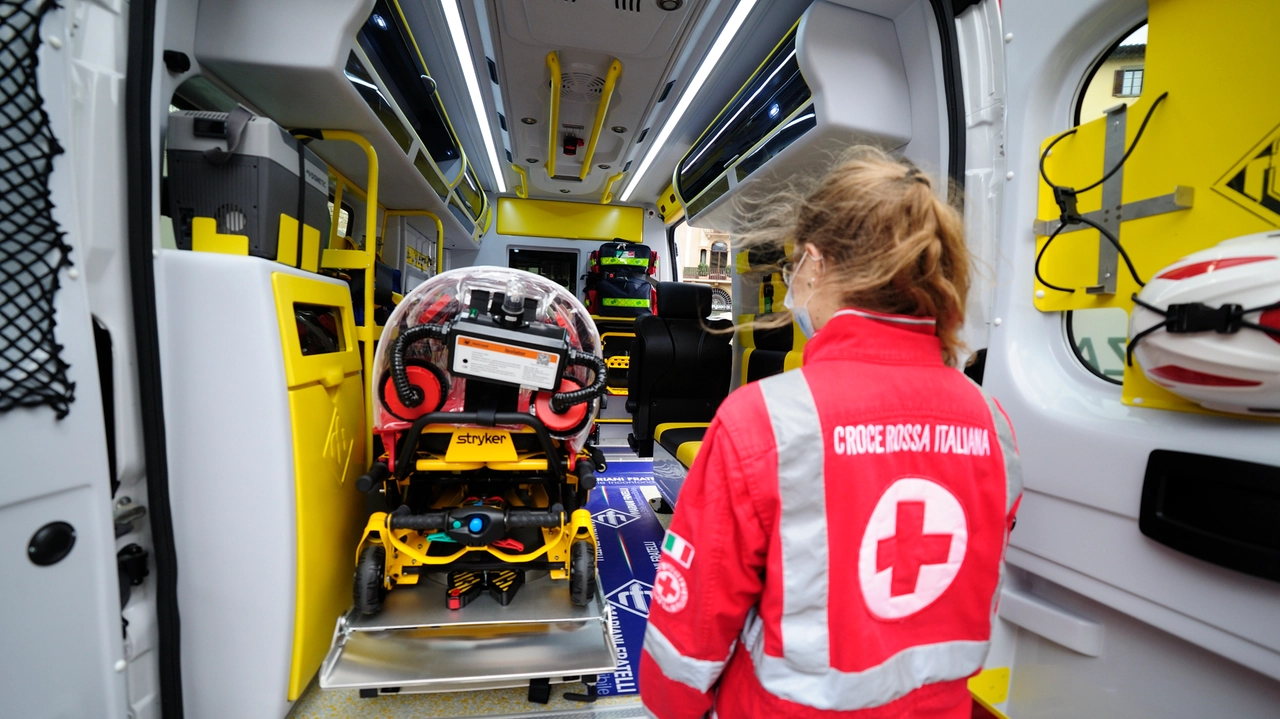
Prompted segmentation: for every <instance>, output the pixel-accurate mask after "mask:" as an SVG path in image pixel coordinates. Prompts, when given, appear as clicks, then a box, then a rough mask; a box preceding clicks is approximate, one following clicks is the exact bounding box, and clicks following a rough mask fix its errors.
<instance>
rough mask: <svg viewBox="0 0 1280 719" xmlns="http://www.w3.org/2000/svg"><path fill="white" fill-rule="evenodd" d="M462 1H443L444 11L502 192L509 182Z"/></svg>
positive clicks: (499, 190) (496, 180)
mask: <svg viewBox="0 0 1280 719" xmlns="http://www.w3.org/2000/svg"><path fill="white" fill-rule="evenodd" d="M458 2H459V0H441V2H440V8H441V9H442V10H444V19H445V21H446V22H447V23H448V24H449V36H450V37H451V38H452V39H453V50H454V52H455V53H457V55H458V64H460V65H461V66H462V77H463V79H464V80H466V83H467V94H468V95H470V96H471V107H472V108H473V109H474V110H475V113H476V122H477V124H478V125H480V136H481V137H482V138H483V140H484V149H485V152H486V153H487V154H488V156H489V166H490V167H492V168H493V179H494V182H496V183H497V185H498V192H506V191H507V183H506V179H505V178H504V177H503V172H502V165H501V164H500V163H499V162H498V152H497V150H496V149H495V146H494V143H493V129H492V128H491V127H489V124H490V123H489V115H488V112H487V111H486V110H485V106H484V96H483V95H481V94H480V81H479V80H478V79H477V78H476V68H475V62H473V61H472V57H471V46H470V45H469V44H467V30H466V27H465V26H464V25H463V22H462V12H461V10H460V8H459V7H458Z"/></svg>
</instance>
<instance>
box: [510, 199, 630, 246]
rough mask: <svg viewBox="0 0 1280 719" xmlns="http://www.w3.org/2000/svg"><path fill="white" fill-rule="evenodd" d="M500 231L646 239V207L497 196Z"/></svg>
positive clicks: (579, 237) (605, 239)
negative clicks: (644, 208)
mask: <svg viewBox="0 0 1280 719" xmlns="http://www.w3.org/2000/svg"><path fill="white" fill-rule="evenodd" d="M498 234H500V235H517V236H521V237H561V238H565V239H569V240H594V241H597V242H608V241H610V240H613V239H614V238H621V239H623V240H627V241H629V242H643V241H644V210H643V209H641V208H639V207H626V206H614V205H597V204H587V203H584V202H560V201H558V200H522V199H519V198H514V197H500V198H498Z"/></svg>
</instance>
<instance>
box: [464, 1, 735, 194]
mask: <svg viewBox="0 0 1280 719" xmlns="http://www.w3.org/2000/svg"><path fill="white" fill-rule="evenodd" d="M447 1H448V0H446V2H447ZM755 5H756V0H738V4H737V5H736V6H735V7H734V8H733V12H732V13H731V14H730V15H729V20H728V22H726V23H725V25H724V27H723V28H721V30H720V34H719V35H718V36H716V41H715V42H714V43H712V45H711V49H710V50H709V51H707V56H706V58H704V59H703V61H702V63H701V64H700V65H699V66H698V71H697V72H696V73H694V75H693V79H692V80H690V81H689V85H688V87H686V88H685V90H684V93H683V94H682V95H680V102H678V103H676V107H675V109H674V110H672V111H671V115H670V116H668V117H667V122H666V124H664V125H663V126H662V131H661V132H659V133H658V136H657V137H656V138H654V139H653V145H652V146H650V147H649V152H647V153H646V154H645V156H644V159H643V160H642V161H641V162H640V167H638V168H636V173H635V174H634V175H632V176H631V182H630V183H628V184H627V189H626V191H624V192H623V193H622V197H621V198H620V200H621V201H622V202H626V201H627V200H629V199H631V193H632V192H634V191H635V189H636V187H637V186H638V185H639V184H640V180H641V179H642V178H643V177H644V173H645V172H646V171H648V169H649V166H650V165H652V164H653V161H654V160H656V159H657V157H658V153H659V152H661V151H662V146H663V145H664V144H665V143H666V141H667V139H668V138H669V137H671V133H672V132H674V131H675V129H676V126H677V125H679V124H680V119H681V118H682V117H684V113H685V112H686V111H687V110H688V109H689V106H690V105H692V104H693V101H694V99H695V98H696V97H697V95H698V91H699V90H701V89H702V86H703V85H704V84H705V83H706V82H707V78H708V77H710V76H711V73H712V71H714V70H715V69H716V65H717V64H718V63H719V62H720V58H721V56H723V55H724V51H725V50H727V49H728V48H729V43H731V42H733V38H734V36H736V35H737V34H738V30H740V29H741V28H742V23H744V22H746V20H747V16H748V15H749V14H751V9H752V8H753V7H755Z"/></svg>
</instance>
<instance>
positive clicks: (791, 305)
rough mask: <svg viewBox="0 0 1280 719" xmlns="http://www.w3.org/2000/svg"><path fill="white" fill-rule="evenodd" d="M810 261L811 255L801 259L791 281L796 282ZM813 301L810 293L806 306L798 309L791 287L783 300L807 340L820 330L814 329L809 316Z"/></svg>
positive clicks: (806, 254)
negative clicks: (797, 275) (802, 268)
mask: <svg viewBox="0 0 1280 719" xmlns="http://www.w3.org/2000/svg"><path fill="white" fill-rule="evenodd" d="M807 259H809V253H807V252H806V253H805V254H804V257H801V258H800V262H799V263H798V264H797V265H796V269H795V270H794V271H793V272H792V274H791V281H792V282H795V277H796V274H798V273H799V272H800V268H801V267H803V266H804V261H805V260H807ZM811 299H813V293H812V292H810V293H809V299H807V300H805V301H804V304H802V305H800V306H799V307H796V301H795V297H794V296H793V295H792V294H791V285H787V294H786V295H784V296H783V298H782V306H783V307H786V308H787V309H788V310H791V315H792V316H793V317H795V320H796V325H797V326H799V327H800V331H801V332H803V333H804V336H805V338H807V339H812V338H813V335H814V333H816V332H817V331H818V330H816V329H814V327H813V318H812V317H810V316H809V300H811Z"/></svg>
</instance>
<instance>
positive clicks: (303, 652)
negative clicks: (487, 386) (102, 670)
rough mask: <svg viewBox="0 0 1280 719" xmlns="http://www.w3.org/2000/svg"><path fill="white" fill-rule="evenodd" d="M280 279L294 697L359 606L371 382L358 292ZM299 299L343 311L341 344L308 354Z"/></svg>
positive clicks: (294, 278) (275, 279) (275, 281)
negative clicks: (355, 586) (290, 465)
mask: <svg viewBox="0 0 1280 719" xmlns="http://www.w3.org/2000/svg"><path fill="white" fill-rule="evenodd" d="M295 227H296V225H295ZM304 242H305V237H304ZM318 247H319V246H318V244H317V249H318ZM272 283H273V285H274V286H275V294H276V312H277V317H278V319H279V322H280V338H281V341H282V344H283V346H284V364H285V380H286V382H287V384H288V386H289V414H290V419H291V430H292V434H293V457H294V495H295V508H296V509H295V511H296V519H295V524H296V528H297V535H296V536H297V575H296V578H295V582H296V594H295V609H294V630H293V659H292V665H291V668H290V677H289V688H288V690H289V700H290V701H293V700H294V699H296V698H297V697H298V696H299V695H300V694H301V693H302V690H303V689H305V688H306V686H307V683H308V682H310V681H311V677H312V675H314V674H315V672H316V669H318V668H319V667H320V662H321V661H322V660H323V659H324V656H325V653H326V652H327V651H328V649H329V641H330V639H332V637H333V627H334V623H335V622H336V621H337V619H338V616H339V615H341V614H342V613H343V612H344V611H346V609H347V608H348V607H349V606H350V605H351V582H352V577H353V571H354V564H355V559H354V558H355V551H356V546H357V544H358V543H359V541H360V531H361V529H362V528H363V526H364V519H365V512H364V500H365V498H364V495H363V494H361V493H360V492H358V491H356V488H355V481H356V479H357V478H358V477H359V476H360V474H361V473H362V472H363V471H364V450H365V447H364V443H365V436H366V433H365V426H364V385H363V383H362V381H361V373H360V370H361V364H360V354H359V351H358V342H357V341H356V335H355V325H354V322H353V320H352V311H351V295H350V293H349V292H348V291H347V290H346V289H345V288H344V287H342V286H340V285H334V284H331V283H328V282H323V281H320V280H312V279H309V278H305V277H298V276H296V275H289V274H284V273H276V274H274V275H272ZM295 303H301V304H308V305H321V306H327V307H334V308H336V309H337V310H338V312H339V313H340V315H341V329H340V331H339V335H340V337H341V345H342V346H341V349H340V351H338V352H331V353H325V354H312V355H303V354H302V348H301V342H300V340H299V338H298V329H297V320H296V318H295V314H294V304H295Z"/></svg>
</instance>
